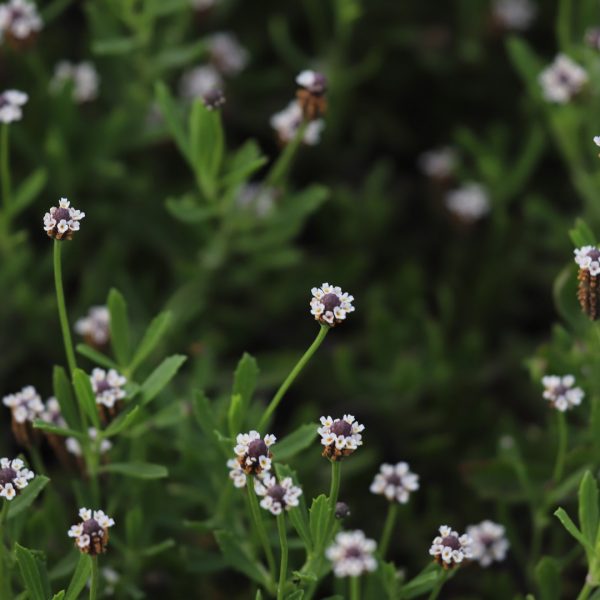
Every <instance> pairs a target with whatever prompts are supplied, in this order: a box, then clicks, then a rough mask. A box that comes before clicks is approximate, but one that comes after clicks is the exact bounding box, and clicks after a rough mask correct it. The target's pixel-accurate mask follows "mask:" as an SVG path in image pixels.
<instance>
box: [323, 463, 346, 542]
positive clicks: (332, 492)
mask: <svg viewBox="0 0 600 600" xmlns="http://www.w3.org/2000/svg"><path fill="white" fill-rule="evenodd" d="M341 466H342V463H341V462H340V461H339V460H336V461H331V487H330V489H329V518H328V520H327V527H326V528H325V532H326V535H325V537H324V538H323V543H324V544H328V543H329V540H330V538H331V535H332V533H333V527H334V525H335V505H336V504H337V501H338V496H339V493H340V479H341ZM324 549H325V548H324V547H323V548H322V549H321V550H324Z"/></svg>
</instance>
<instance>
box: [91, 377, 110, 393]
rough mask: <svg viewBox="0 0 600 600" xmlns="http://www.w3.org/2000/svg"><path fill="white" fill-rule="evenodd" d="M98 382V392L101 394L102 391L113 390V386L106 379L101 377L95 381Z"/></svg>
mask: <svg viewBox="0 0 600 600" xmlns="http://www.w3.org/2000/svg"><path fill="white" fill-rule="evenodd" d="M95 384H96V393H97V394H101V393H102V392H106V390H111V389H112V386H111V385H110V383H108V381H106V379H100V380H97V381H96V382H95Z"/></svg>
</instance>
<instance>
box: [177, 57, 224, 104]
mask: <svg viewBox="0 0 600 600" xmlns="http://www.w3.org/2000/svg"><path fill="white" fill-rule="evenodd" d="M221 89H223V78H222V77H221V75H220V73H219V72H218V71H217V70H216V69H215V68H214V67H213V66H212V65H201V66H199V67H194V68H193V69H190V70H189V71H186V72H185V73H184V74H183V75H182V77H181V81H180V83H179V93H180V94H181V96H182V98H184V99H185V100H195V99H196V98H204V96H205V95H207V94H209V93H211V92H213V91H214V90H221Z"/></svg>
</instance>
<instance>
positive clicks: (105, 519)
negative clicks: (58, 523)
mask: <svg viewBox="0 0 600 600" xmlns="http://www.w3.org/2000/svg"><path fill="white" fill-rule="evenodd" d="M79 518H80V519H81V522H80V523H78V524H77V525H73V526H72V527H71V529H69V531H68V536H69V537H72V538H75V544H76V545H77V547H78V548H79V550H81V552H83V553H84V554H89V555H90V556H97V555H98V554H102V553H104V552H106V546H107V544H108V529H109V527H112V526H113V525H114V524H115V522H114V520H113V519H111V518H110V517H109V516H107V515H105V514H104V512H103V511H101V510H95V511H93V512H92V511H91V510H90V509H88V508H81V509H79Z"/></svg>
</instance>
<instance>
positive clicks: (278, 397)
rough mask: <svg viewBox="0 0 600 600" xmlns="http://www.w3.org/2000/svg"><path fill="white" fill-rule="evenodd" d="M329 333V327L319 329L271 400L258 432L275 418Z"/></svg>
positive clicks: (322, 326)
mask: <svg viewBox="0 0 600 600" xmlns="http://www.w3.org/2000/svg"><path fill="white" fill-rule="evenodd" d="M328 331H329V326H328V325H321V327H320V329H319V333H318V335H317V337H316V338H315V341H314V342H313V343H312V344H311V345H310V347H309V349H308V350H307V351H306V352H305V353H304V355H303V356H302V358H301V359H300V360H299V361H298V362H297V363H296V366H295V367H294V368H293V369H292V371H291V372H290V374H289V375H288V376H287V378H286V379H285V381H284V382H283V383H282V384H281V387H280V388H279V389H278V390H277V393H276V394H275V396H273V399H272V400H271V402H270V404H269V406H268V407H267V410H266V411H265V412H264V414H263V416H262V418H261V419H260V422H259V424H258V430H259V431H262V430H263V429H264V428H265V427H266V426H267V425H268V423H269V420H270V419H271V417H272V416H273V413H274V412H275V410H276V409H277V407H278V406H279V403H280V402H281V400H282V398H283V396H284V395H285V393H286V392H287V391H288V389H289V387H290V386H291V385H292V383H293V382H294V380H295V379H296V377H298V375H299V374H300V371H302V369H303V368H304V367H305V365H306V363H307V362H308V361H309V360H310V359H311V357H312V355H313V354H314V353H315V352H316V351H317V349H318V347H319V346H320V345H321V343H322V342H323V340H324V339H325V336H326V335H327V333H328Z"/></svg>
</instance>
